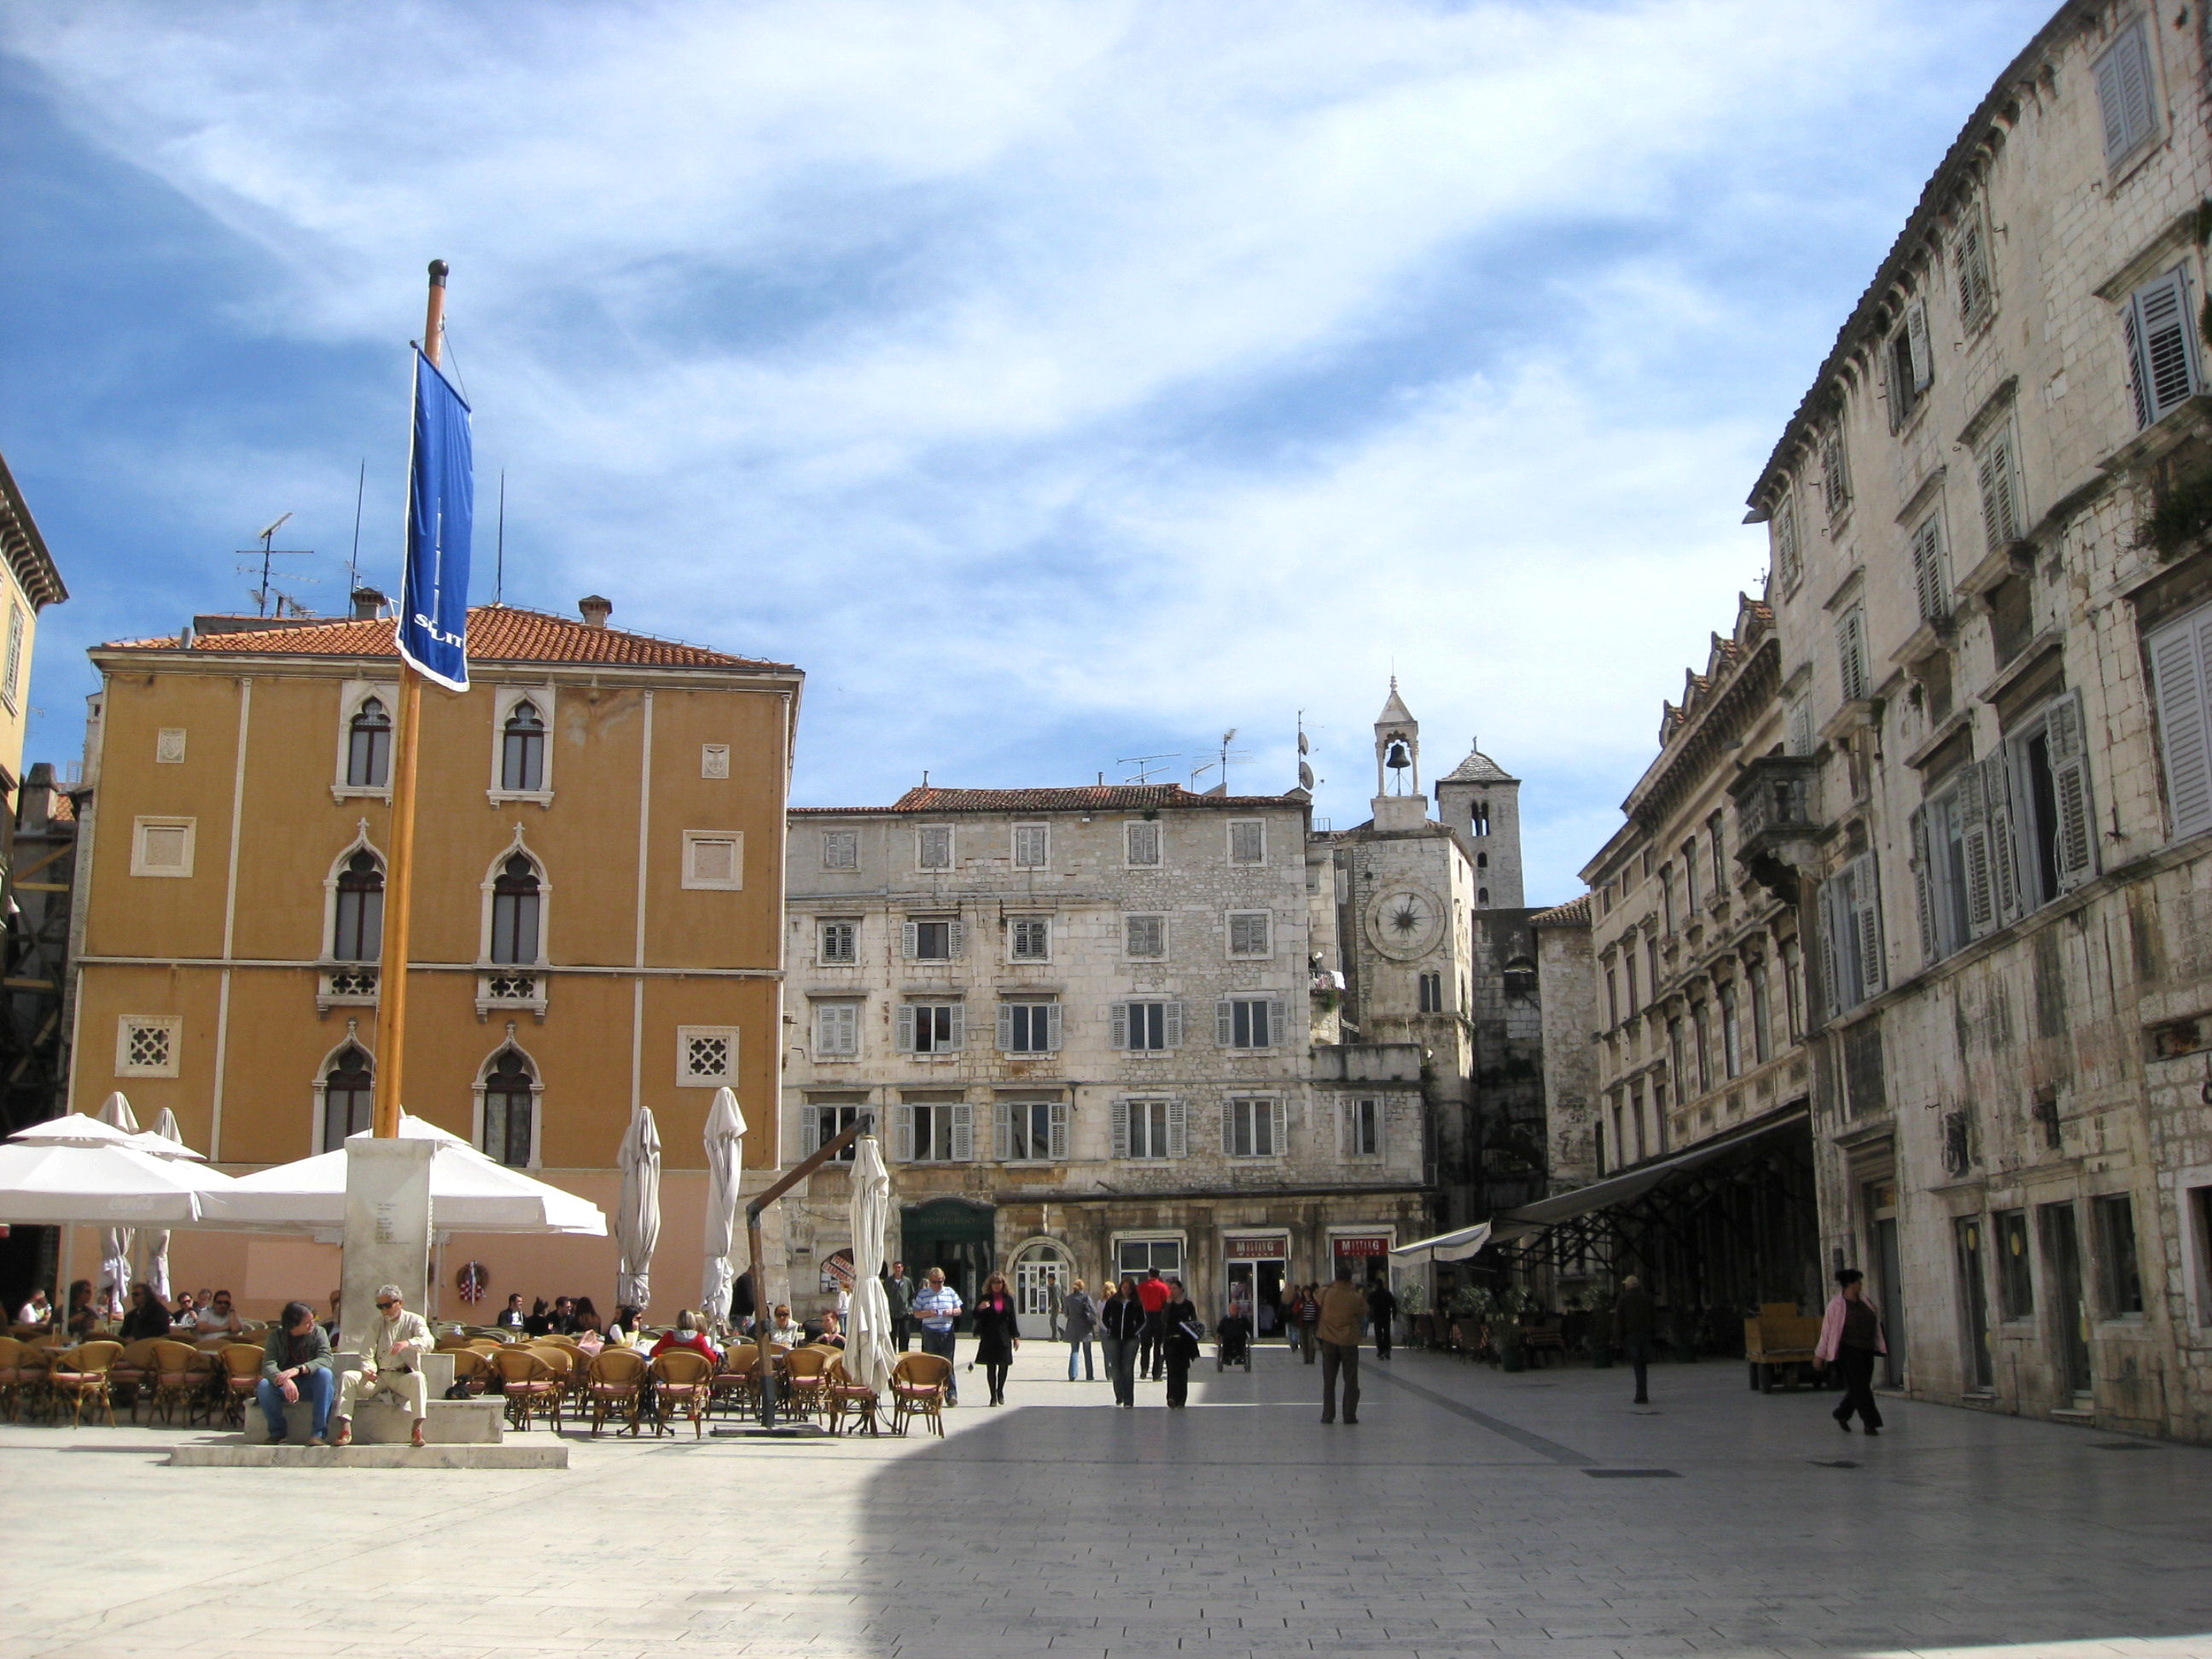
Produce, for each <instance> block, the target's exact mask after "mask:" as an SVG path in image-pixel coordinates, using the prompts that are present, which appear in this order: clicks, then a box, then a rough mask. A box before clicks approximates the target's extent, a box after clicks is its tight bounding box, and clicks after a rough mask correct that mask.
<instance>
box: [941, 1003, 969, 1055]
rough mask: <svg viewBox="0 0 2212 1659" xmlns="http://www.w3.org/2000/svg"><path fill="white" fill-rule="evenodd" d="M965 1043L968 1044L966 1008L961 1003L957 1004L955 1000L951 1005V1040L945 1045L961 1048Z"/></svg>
mask: <svg viewBox="0 0 2212 1659" xmlns="http://www.w3.org/2000/svg"><path fill="white" fill-rule="evenodd" d="M967 1044H968V1010H967V1009H966V1008H965V1007H964V1006H963V1005H961V1004H959V1003H957V1002H956V1003H954V1004H953V1005H952V1036H951V1041H950V1042H947V1043H946V1044H945V1047H946V1048H965V1047H967Z"/></svg>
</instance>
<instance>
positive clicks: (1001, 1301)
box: [973, 1273, 1022, 1406]
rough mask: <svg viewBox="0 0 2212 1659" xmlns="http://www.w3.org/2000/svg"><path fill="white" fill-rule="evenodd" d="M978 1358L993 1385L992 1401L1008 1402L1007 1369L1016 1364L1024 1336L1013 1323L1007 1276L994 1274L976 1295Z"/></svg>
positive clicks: (1011, 1296)
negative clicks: (1016, 1352) (1018, 1349)
mask: <svg viewBox="0 0 2212 1659" xmlns="http://www.w3.org/2000/svg"><path fill="white" fill-rule="evenodd" d="M973 1314H974V1317H975V1360H976V1363H977V1364H980V1365H981V1366H982V1368H983V1375H984V1376H985V1377H986V1378H987V1380H988V1381H989V1383H990V1384H991V1403H992V1404H993V1405H994V1406H1003V1405H1005V1404H1006V1371H1007V1370H1008V1368H1009V1367H1011V1366H1012V1364H1013V1363H1014V1350H1015V1349H1017V1348H1018V1347H1020V1346H1022V1339H1021V1337H1020V1335H1019V1334H1018V1330H1017V1328H1016V1326H1015V1324H1014V1297H1013V1293H1012V1291H1009V1290H1007V1289H1006V1274H1004V1273H993V1274H992V1275H991V1276H990V1278H988V1279H985V1280H984V1281H983V1294H982V1295H981V1296H979V1297H976V1298H975V1308H974V1310H973Z"/></svg>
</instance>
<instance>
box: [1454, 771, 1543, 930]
mask: <svg viewBox="0 0 2212 1659" xmlns="http://www.w3.org/2000/svg"><path fill="white" fill-rule="evenodd" d="M1437 817H1440V818H1442V819H1443V822H1444V825H1445V827H1446V828H1447V829H1449V830H1450V831H1451V832H1452V836H1453V837H1454V839H1455V840H1456V841H1457V842H1459V844H1460V846H1461V847H1462V848H1463V849H1465V851H1466V853H1467V855H1468V857H1469V858H1470V859H1472V860H1474V883H1475V889H1474V892H1475V908H1477V909H1479V910H1518V909H1520V908H1522V886H1521V780H1520V779H1518V778H1516V777H1515V776H1513V775H1512V774H1510V772H1508V771H1507V770H1506V769H1504V767H1502V766H1500V765H1499V764H1498V763H1497V762H1496V761H1494V760H1492V759H1491V758H1490V757H1489V756H1487V755H1486V754H1484V753H1483V752H1482V750H1481V748H1480V745H1479V744H1478V745H1477V746H1475V747H1474V748H1473V749H1471V750H1469V751H1468V757H1467V758H1466V759H1465V760H1463V761H1462V762H1461V763H1459V764H1458V765H1457V766H1455V767H1454V768H1452V769H1451V771H1450V772H1449V773H1448V774H1447V775H1445V777H1444V779H1443V781H1442V782H1440V783H1438V784H1437Z"/></svg>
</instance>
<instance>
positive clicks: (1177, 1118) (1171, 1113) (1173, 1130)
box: [1168, 1100, 1189, 1158]
mask: <svg viewBox="0 0 2212 1659" xmlns="http://www.w3.org/2000/svg"><path fill="white" fill-rule="evenodd" d="M1187 1142H1188V1136H1187V1134H1186V1133H1185V1129H1184V1124H1183V1107H1182V1102H1181V1101H1180V1100H1170V1102H1168V1156H1169V1157H1170V1158H1181V1157H1182V1156H1184V1154H1185V1153H1186V1152H1188V1150H1189V1148H1188V1144H1187Z"/></svg>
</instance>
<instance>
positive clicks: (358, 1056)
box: [323, 1042, 376, 1152]
mask: <svg viewBox="0 0 2212 1659" xmlns="http://www.w3.org/2000/svg"><path fill="white" fill-rule="evenodd" d="M375 1091H376V1079H375V1076H374V1070H373V1068H372V1067H371V1066H370V1065H369V1060H368V1055H367V1054H364V1053H362V1049H361V1047H360V1045H359V1044H357V1043H351V1042H349V1043H348V1044H346V1046H345V1047H344V1048H341V1049H340V1050H339V1051H338V1056H337V1059H336V1060H332V1061H331V1069H330V1070H329V1071H328V1072H326V1073H324V1074H323V1150H324V1151H325V1152H337V1151H338V1150H339V1149H340V1148H341V1147H343V1146H344V1145H345V1139H346V1137H347V1136H348V1135H357V1134H359V1133H361V1132H362V1130H363V1129H366V1128H367V1127H368V1126H369V1119H370V1115H371V1113H372V1109H373V1103H374V1099H375Z"/></svg>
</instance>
